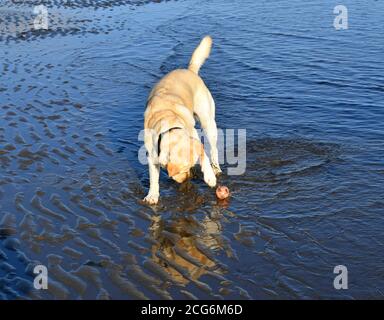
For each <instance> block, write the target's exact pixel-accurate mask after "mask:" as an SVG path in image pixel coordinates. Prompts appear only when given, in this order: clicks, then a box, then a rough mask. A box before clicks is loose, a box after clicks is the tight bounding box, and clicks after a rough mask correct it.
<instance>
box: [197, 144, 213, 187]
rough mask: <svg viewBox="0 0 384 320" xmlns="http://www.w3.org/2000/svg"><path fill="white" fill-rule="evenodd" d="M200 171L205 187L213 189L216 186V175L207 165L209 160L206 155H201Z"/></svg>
mask: <svg viewBox="0 0 384 320" xmlns="http://www.w3.org/2000/svg"><path fill="white" fill-rule="evenodd" d="M200 165H201V171H202V172H203V174H204V181H205V183H206V184H207V185H209V186H210V187H212V188H213V187H215V186H216V175H215V172H214V171H213V169H212V166H211V164H210V163H209V158H208V156H207V154H206V153H205V151H204V153H203V156H202V159H201V164H200Z"/></svg>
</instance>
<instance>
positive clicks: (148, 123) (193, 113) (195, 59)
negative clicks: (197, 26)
mask: <svg viewBox="0 0 384 320" xmlns="http://www.w3.org/2000/svg"><path fill="white" fill-rule="evenodd" d="M211 47H212V38H211V37H210V36H205V37H204V38H203V39H202V40H201V42H200V44H199V45H198V47H197V48H196V49H195V51H194V52H193V54H192V57H191V60H190V62H189V66H188V69H176V70H173V71H171V72H170V73H168V74H167V75H165V76H164V77H163V78H162V79H161V80H160V81H159V82H158V83H157V84H156V85H155V86H154V88H153V89H152V91H151V92H150V94H149V97H148V100H147V106H146V110H145V113H144V129H145V130H144V144H145V148H146V150H147V159H148V167H149V178H150V187H149V192H148V195H147V196H146V197H145V198H144V201H145V202H146V203H148V204H156V203H158V200H159V195H160V193H159V175H160V167H163V168H165V169H166V170H167V171H168V175H169V177H171V178H172V179H173V180H175V181H176V182H178V183H182V182H184V181H185V180H186V179H188V178H189V177H190V176H191V168H192V167H193V166H194V165H195V164H196V163H197V162H198V161H199V163H200V166H201V171H202V172H203V175H204V181H205V182H206V183H207V184H208V186H210V187H215V186H216V175H218V174H219V173H221V169H220V165H219V161H218V150H217V126H216V121H215V102H214V100H213V98H212V95H211V93H210V91H209V90H208V88H207V87H206V85H205V84H204V81H203V80H202V79H201V78H200V76H199V70H200V67H201V66H202V65H203V64H204V62H205V60H206V59H207V58H208V57H209V54H210V51H211ZM195 118H197V119H198V121H199V122H200V124H201V127H202V129H203V130H204V133H205V136H206V137H207V139H208V142H209V145H210V148H211V152H210V155H211V159H210V160H209V157H208V156H207V154H206V153H205V150H204V146H203V144H202V143H201V141H200V137H199V135H198V133H197V130H196V129H195Z"/></svg>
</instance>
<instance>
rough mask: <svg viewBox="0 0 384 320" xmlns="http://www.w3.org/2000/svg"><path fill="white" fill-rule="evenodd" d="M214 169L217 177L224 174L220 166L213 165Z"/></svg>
mask: <svg viewBox="0 0 384 320" xmlns="http://www.w3.org/2000/svg"><path fill="white" fill-rule="evenodd" d="M212 169H213V172H214V173H215V175H216V176H218V175H219V174H221V173H222V171H221V169H220V165H219V164H218V163H212Z"/></svg>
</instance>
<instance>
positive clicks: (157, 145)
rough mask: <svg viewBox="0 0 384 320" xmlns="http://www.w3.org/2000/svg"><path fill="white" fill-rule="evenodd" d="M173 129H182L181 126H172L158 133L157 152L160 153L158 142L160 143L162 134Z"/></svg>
mask: <svg viewBox="0 0 384 320" xmlns="http://www.w3.org/2000/svg"><path fill="white" fill-rule="evenodd" d="M174 129H183V128H182V127H172V128H169V129H168V130H165V131H164V132H162V133H160V134H159V139H158V140H157V154H158V155H160V143H161V138H162V137H163V135H164V134H166V133H169V132H171V131H172V130H174Z"/></svg>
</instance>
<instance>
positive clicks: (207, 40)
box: [188, 36, 212, 74]
mask: <svg viewBox="0 0 384 320" xmlns="http://www.w3.org/2000/svg"><path fill="white" fill-rule="evenodd" d="M211 47H212V38H211V37H210V36H205V37H204V38H203V40H201V42H200V44H199V46H198V47H197V48H196V49H195V51H193V54H192V58H191V61H189V66H188V69H189V70H191V71H193V72H194V73H196V74H198V73H199V70H200V68H201V66H202V65H203V64H204V62H205V60H206V59H207V58H208V57H209V53H210V52H211Z"/></svg>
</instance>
